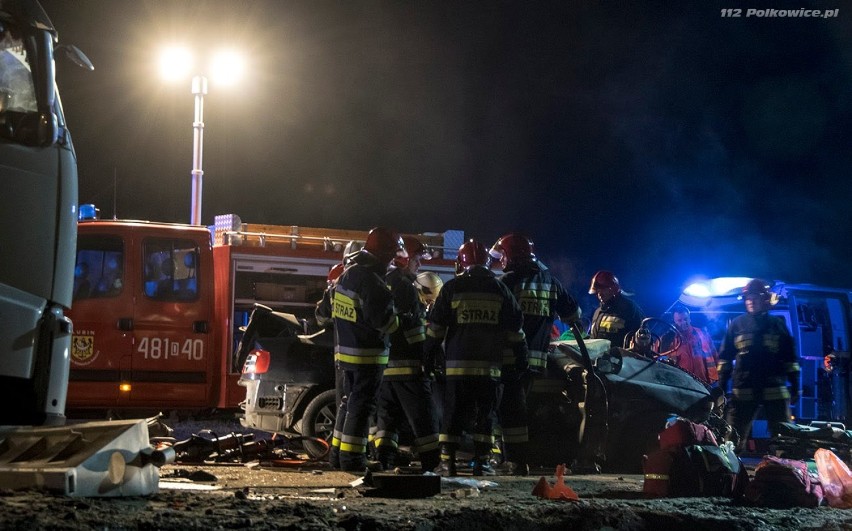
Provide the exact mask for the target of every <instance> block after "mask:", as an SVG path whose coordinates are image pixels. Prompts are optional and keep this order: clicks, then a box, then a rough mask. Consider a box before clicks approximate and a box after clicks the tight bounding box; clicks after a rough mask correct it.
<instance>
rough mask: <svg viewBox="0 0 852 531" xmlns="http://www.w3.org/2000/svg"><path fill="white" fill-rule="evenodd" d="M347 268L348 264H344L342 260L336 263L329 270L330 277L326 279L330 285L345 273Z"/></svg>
mask: <svg viewBox="0 0 852 531" xmlns="http://www.w3.org/2000/svg"><path fill="white" fill-rule="evenodd" d="M345 268H346V266H344V265H343V263H342V262H341V263H339V264H335V265H334V267H332V268H331V270H329V272H328V278H327V279H326V281H327V282H328V285H329V286H330V285H331V284H333V283H334V282H336V281H337V279H338V278H340V275H341V274H342V273H343V270H344V269H345Z"/></svg>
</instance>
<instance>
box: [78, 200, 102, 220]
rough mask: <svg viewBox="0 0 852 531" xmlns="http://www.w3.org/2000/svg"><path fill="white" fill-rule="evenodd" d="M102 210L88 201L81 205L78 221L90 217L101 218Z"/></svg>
mask: <svg viewBox="0 0 852 531" xmlns="http://www.w3.org/2000/svg"><path fill="white" fill-rule="evenodd" d="M100 217H101V210H100V209H99V208H97V207H95V205H93V204H91V203H87V204H85V205H80V210H79V211H78V213H77V220H78V221H85V220H89V219H100Z"/></svg>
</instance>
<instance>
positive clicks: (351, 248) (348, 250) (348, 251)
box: [343, 240, 364, 264]
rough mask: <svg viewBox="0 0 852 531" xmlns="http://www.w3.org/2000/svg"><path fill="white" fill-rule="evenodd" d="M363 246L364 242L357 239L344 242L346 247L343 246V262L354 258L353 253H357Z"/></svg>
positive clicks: (346, 262) (345, 262)
mask: <svg viewBox="0 0 852 531" xmlns="http://www.w3.org/2000/svg"><path fill="white" fill-rule="evenodd" d="M363 248H364V242H360V241H358V240H352V241H350V242H349V243H347V244H346V247H344V248H343V263H344V264H348V263H349V262H351V261H352V259H353V258H355V255H356V254H358V253H359V252H360V251H361V249H363Z"/></svg>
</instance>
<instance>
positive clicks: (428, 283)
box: [414, 271, 444, 304]
mask: <svg viewBox="0 0 852 531" xmlns="http://www.w3.org/2000/svg"><path fill="white" fill-rule="evenodd" d="M443 286H444V281H443V280H441V277H439V276H438V275H437V274H435V273H433V272H431V271H424V272H422V273H420V274H419V275H417V278H416V279H415V280H414V287H415V288H417V291H418V292H420V297H421V298H422V299H423V301H424V302H425V303H426V304H431V303H433V302H435V299H437V298H438V293H440V292H441V288H442V287H443Z"/></svg>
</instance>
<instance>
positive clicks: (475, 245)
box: [456, 239, 491, 275]
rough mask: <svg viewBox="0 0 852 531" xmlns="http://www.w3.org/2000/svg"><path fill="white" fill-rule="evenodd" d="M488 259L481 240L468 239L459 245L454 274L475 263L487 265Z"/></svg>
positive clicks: (458, 273)
mask: <svg viewBox="0 0 852 531" xmlns="http://www.w3.org/2000/svg"><path fill="white" fill-rule="evenodd" d="M490 261H491V257H490V256H489V254H488V250H487V249H486V248H485V245H484V244H483V243H482V242H478V241H476V240H473V239H471V240H468V241H466V242H464V243H463V244H462V246H461V247H459V254H458V256H457V257H456V274H457V275H460V274H462V273H463V272H465V271H466V270H468V269H469V268H471V267H473V266H477V265H479V266H485V267H488V263H489V262H490Z"/></svg>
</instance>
